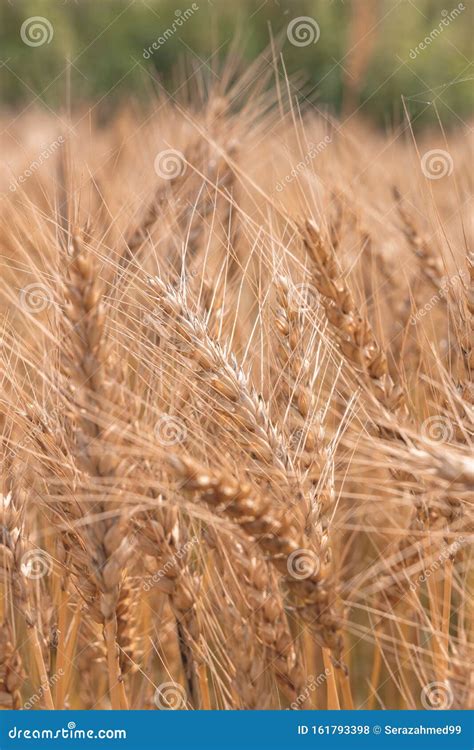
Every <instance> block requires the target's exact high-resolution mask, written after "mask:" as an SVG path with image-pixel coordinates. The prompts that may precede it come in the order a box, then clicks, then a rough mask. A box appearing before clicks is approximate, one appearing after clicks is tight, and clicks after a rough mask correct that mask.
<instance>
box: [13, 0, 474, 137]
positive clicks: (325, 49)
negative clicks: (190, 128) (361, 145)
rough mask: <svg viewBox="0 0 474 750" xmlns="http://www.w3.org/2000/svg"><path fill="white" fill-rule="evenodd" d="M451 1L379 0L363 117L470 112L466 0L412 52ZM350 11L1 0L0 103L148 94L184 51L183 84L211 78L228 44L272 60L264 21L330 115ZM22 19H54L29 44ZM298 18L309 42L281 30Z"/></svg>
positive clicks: (244, 57) (420, 117)
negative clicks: (308, 29) (307, 20)
mask: <svg viewBox="0 0 474 750" xmlns="http://www.w3.org/2000/svg"><path fill="white" fill-rule="evenodd" d="M355 5H357V4H355ZM193 7H194V8H195V9H194V10H193ZM456 7H457V4H454V3H453V5H452V6H451V5H449V4H446V2H445V0H416V2H415V3H410V2H408V1H407V0H405V1H404V0H402V2H400V3H395V2H393V0H378V3H377V11H376V12H377V20H376V34H375V43H374V50H373V55H372V56H371V59H370V61H369V65H368V70H367V72H366V73H365V75H364V78H363V81H362V87H361V91H360V93H359V104H360V105H361V110H362V111H363V113H364V114H365V115H366V116H371V117H373V118H375V119H376V120H377V121H378V122H382V123H391V124H393V123H396V122H399V121H400V120H401V119H402V118H403V106H402V97H403V98H404V99H405V102H406V106H407V108H408V110H409V111H410V113H411V114H412V115H413V117H414V118H415V120H417V121H419V122H421V123H425V122H429V121H430V120H431V119H433V118H434V117H436V113H437V112H439V114H440V116H441V119H442V120H443V123H445V124H449V123H450V122H457V123H459V121H462V120H464V121H466V120H467V119H468V118H469V117H470V116H471V115H472V91H473V88H472V85H471V80H470V78H471V77H472V67H471V68H469V64H470V63H471V66H472V62H471V57H472V41H471V37H472V34H471V28H472V5H471V4H470V2H469V0H465V10H463V11H462V12H461V13H460V15H459V16H458V17H456V18H455V19H454V20H452V21H450V23H449V24H448V25H446V26H443V28H442V31H441V32H439V33H438V34H437V35H436V37H435V38H433V39H432V40H431V41H430V42H429V44H428V45H427V46H426V47H425V49H423V50H418V52H417V54H416V55H414V56H413V50H416V49H417V46H418V45H419V44H420V42H422V41H423V40H424V39H425V37H427V36H429V35H430V34H431V33H432V32H433V30H434V29H437V28H438V27H439V25H440V23H441V22H442V19H443V17H444V18H445V17H446V10H447V11H448V12H451V11H452V10H453V9H454V8H456ZM190 10H191V11H192V12H191V13H190V12H189V11H190ZM443 11H444V12H445V15H444V16H443V15H442V13H443ZM186 13H188V18H187V19H186V18H183V14H186ZM351 13H352V5H351V3H350V0H346V2H343V1H342V0H279V1H278V2H277V1H276V0H267V2H266V3H265V2H260V0H239V2H235V3H230V2H228V0H213V2H212V4H211V3H209V2H208V1H207V0H197V2H196V3H194V6H193V3H191V2H189V0H185V2H182V3H180V4H179V6H178V3H177V1H176V2H170V1H169V0H147V1H146V2H141V0H135V2H130V0H129V1H128V2H126V1H125V0H82V1H79V0H78V1H77V2H74V0H65V1H64V2H62V0H18V1H16V0H12V1H11V3H8V2H7V1H6V0H4V3H3V5H2V6H1V10H0V41H1V60H2V61H3V65H2V67H1V68H0V86H1V92H2V100H3V102H4V103H8V104H15V105H17V104H24V103H25V102H26V103H29V102H30V101H32V100H33V99H34V98H35V97H38V98H39V99H40V100H41V101H43V102H45V103H46V104H47V105H48V106H61V105H65V104H66V102H67V101H68V99H69V98H70V99H71V101H72V102H76V103H78V102H80V101H82V100H85V99H87V100H90V99H91V98H92V100H95V101H99V100H100V101H101V102H102V103H103V102H106V103H107V104H110V105H112V104H113V103H114V102H115V101H117V100H118V99H122V98H123V97H124V96H129V95H130V94H131V93H132V94H133V95H135V96H141V95H143V96H145V95H149V93H150V90H151V88H152V86H153V82H154V81H155V80H156V78H157V77H159V79H160V80H162V81H163V82H164V83H165V84H166V85H167V86H169V87H170V88H171V90H172V91H173V90H174V88H176V87H177V85H178V84H174V82H173V81H174V79H173V70H174V69H176V67H177V66H178V65H179V61H180V60H181V59H182V58H183V57H186V58H187V59H188V61H189V62H188V63H187V68H186V71H187V74H188V75H189V76H191V83H190V85H189V88H192V80H193V78H192V76H193V74H195V71H196V70H197V69H198V68H200V70H201V72H205V73H207V74H208V75H209V78H210V79H212V78H213V77H215V76H216V75H217V74H218V73H219V70H220V68H219V65H220V64H221V63H222V61H223V60H224V59H225V58H226V54H227V53H228V52H229V50H231V49H233V50H234V52H235V51H237V52H238V54H239V56H240V58H241V61H242V67H243V68H245V67H247V66H248V65H249V63H250V62H251V61H252V60H253V59H255V57H256V56H257V55H259V54H260V53H263V55H264V57H265V59H266V60H268V64H269V65H270V64H271V52H270V48H269V40H270V32H269V29H271V33H272V35H273V37H274V39H275V41H276V45H277V47H278V45H279V44H281V46H282V51H283V58H284V62H285V67H286V70H287V72H288V73H289V74H290V76H293V75H295V74H297V73H300V72H302V73H303V74H304V77H305V80H306V85H305V87H304V92H305V94H307V95H309V98H310V99H311V101H315V102H316V103H317V104H324V105H329V106H330V108H331V109H332V110H333V111H335V112H338V111H340V108H341V102H342V92H343V84H344V68H347V66H348V63H349V60H350V55H349V54H348V53H349V49H348V43H349V31H350V19H351ZM31 16H41V17H44V18H46V19H47V20H48V21H49V22H50V23H51V24H52V27H53V30H54V35H53V38H52V39H51V41H50V42H49V43H45V44H43V45H41V46H35V47H34V46H28V45H27V44H25V43H24V42H23V41H22V39H21V37H20V29H21V26H22V23H23V22H24V21H25V19H27V18H29V17H31ZM299 16H310V17H311V18H313V19H315V20H316V21H317V23H318V26H319V28H320V32H321V33H320V38H319V40H318V41H317V43H316V44H309V45H308V46H301V47H299V46H295V45H293V44H291V43H290V42H289V40H288V39H287V35H286V30H287V27H288V23H290V22H291V21H292V20H293V19H294V18H297V17H299ZM441 25H442V24H441ZM167 30H168V31H167ZM165 33H166V34H167V36H168V38H167V40H166V41H165V43H163V44H161V45H160V46H159V48H158V49H155V50H153V49H151V51H150V54H149V55H148V59H146V58H147V54H146V53H145V57H144V55H143V53H144V50H146V49H147V48H150V46H151V45H152V44H153V42H155V45H156V44H157V40H159V39H160V37H162V35H163V34H165ZM236 40H237V42H236ZM233 45H234V46H233ZM411 51H412V56H411V57H410V52H411ZM68 61H69V62H68ZM281 74H282V71H281Z"/></svg>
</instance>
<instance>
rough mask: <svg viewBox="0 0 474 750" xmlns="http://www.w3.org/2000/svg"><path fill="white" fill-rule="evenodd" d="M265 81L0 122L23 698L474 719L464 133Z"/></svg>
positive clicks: (32, 705) (13, 585)
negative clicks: (355, 110) (333, 107)
mask: <svg viewBox="0 0 474 750" xmlns="http://www.w3.org/2000/svg"><path fill="white" fill-rule="evenodd" d="M268 77H269V75H267V76H265V74H264V73H263V72H262V74H261V75H259V76H256V71H255V66H254V67H253V68H252V69H250V70H249V71H248V72H247V73H246V74H244V75H242V76H240V77H237V76H235V75H234V72H232V71H230V72H229V73H228V74H227V75H223V76H222V77H221V83H220V84H219V86H218V87H215V88H213V89H211V90H209V89H208V88H206V87H205V86H204V84H202V85H201V84H200V83H196V79H195V84H194V86H193V90H192V91H187V90H183V92H182V96H181V97H180V99H179V101H176V100H175V101H171V100H168V99H166V97H165V96H164V95H163V94H161V95H160V97H159V98H157V99H153V100H152V101H151V102H150V104H149V106H148V108H146V109H143V107H138V106H134V105H131V104H129V105H128V106H126V107H124V108H123V109H121V110H119V111H117V112H115V114H113V115H111V116H109V117H108V118H107V119H105V120H104V119H102V118H101V117H100V116H99V115H98V113H97V112H95V111H94V110H92V111H87V110H84V111H83V112H79V113H76V114H75V117H74V118H72V117H70V116H69V117H66V116H60V117H59V116H58V117H54V116H52V115H50V114H48V113H47V114H45V112H44V111H39V110H38V111H34V110H30V111H27V112H25V113H24V114H23V115H21V116H20V117H19V118H18V120H17V121H16V122H15V126H14V128H12V127H9V128H6V129H3V128H2V130H3V135H2V136H1V142H2V146H3V148H4V149H8V151H9V159H10V167H11V174H7V173H3V174H2V177H1V182H2V184H1V186H0V187H1V192H2V200H1V204H0V221H1V227H0V238H1V268H2V272H1V281H0V311H1V335H0V339H1V348H0V355H1V360H0V363H1V364H0V367H1V369H0V375H1V377H0V384H1V389H0V399H1V402H0V403H1V408H0V435H1V441H0V450H1V464H0V482H1V484H0V498H1V505H0V513H1V525H2V536H1V539H0V542H1V547H0V570H1V577H0V590H1V611H0V640H1V646H2V647H1V649H0V654H1V656H0V705H1V707H2V708H6V709H9V708H14V709H38V708H43V709H52V708H56V709H62V708H79V709H90V710H92V709H104V708H105V709H108V708H110V709H124V708H130V709H151V710H156V709H159V710H161V709H170V708H171V709H178V710H181V709H182V710H194V709H215V710H225V709H232V708H238V709H288V708H289V709H295V710H297V709H308V708H310V709H315V708H318V709H327V708H343V709H347V708H358V709H370V708H380V709H385V708H388V709H402V708H426V709H436V708H473V707H474V682H473V677H474V672H473V670H472V668H471V665H472V657H473V621H472V613H473V597H472V584H473V573H472V571H473V566H472V545H471V542H472V536H473V513H472V498H473V485H474V459H473V453H472V444H473V397H474V391H473V383H472V372H473V368H474V350H473V330H472V321H473V314H474V296H473V294H474V292H473V280H474V256H473V254H472V250H471V248H472V240H473V232H474V225H473V223H472V214H470V208H471V206H470V196H472V192H473V190H472V188H473V186H472V170H470V169H469V163H470V162H471V163H472V150H471V147H470V144H469V140H468V132H467V128H461V127H460V128H459V129H458V130H456V131H453V132H450V133H444V132H443V131H442V129H441V128H436V129H433V130H432V131H431V132H426V133H422V134H420V135H418V134H416V133H415V134H414V133H413V131H412V129H411V126H410V123H409V122H408V121H407V122H405V124H404V125H403V127H401V128H400V129H399V131H396V132H387V133H382V132H380V131H376V130H373V129H372V128H371V126H370V125H369V124H367V123H365V122H363V121H362V120H359V119H358V118H357V117H353V118H349V119H348V120H347V121H346V122H345V123H344V124H342V123H340V122H338V121H336V120H334V119H332V118H330V117H328V116H327V115H326V116H323V115H322V114H321V113H318V112H317V111H316V110H315V109H314V107H312V106H308V107H307V108H306V109H304V110H301V109H298V108H296V106H295V104H294V101H293V97H292V95H291V85H290V84H288V86H287V87H285V86H283V85H282V86H280V87H279V88H278V89H275V87H273V86H268V85H267V84H268V81H267V80H266V79H267V78H268ZM255 80H257V81H258V84H255V83H252V81H255ZM189 88H191V87H189ZM45 144H46V145H45Z"/></svg>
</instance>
